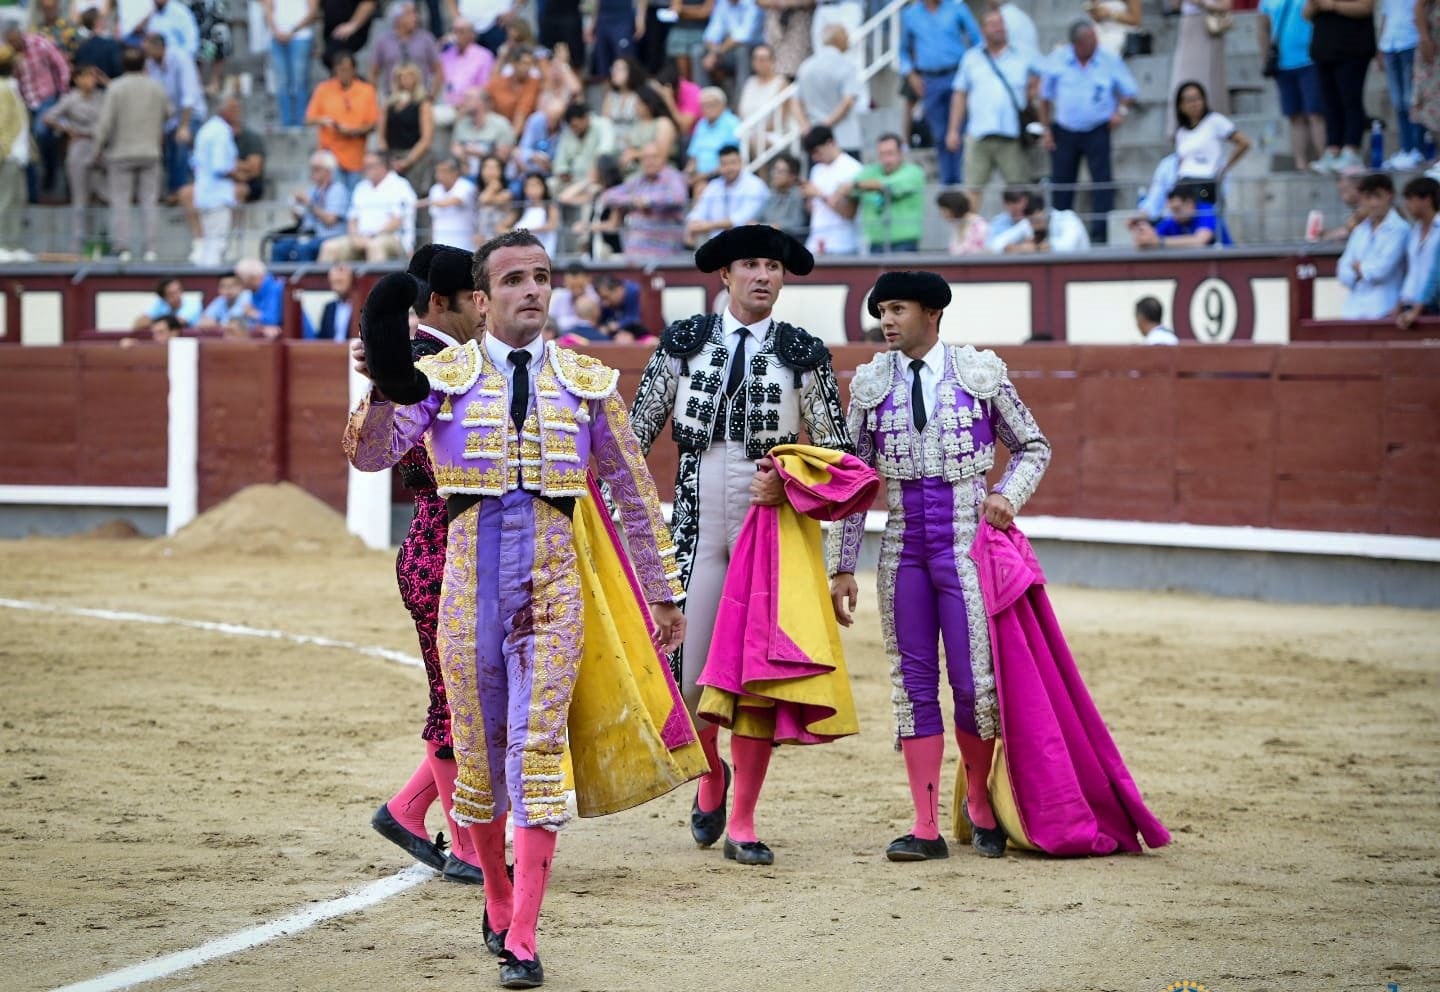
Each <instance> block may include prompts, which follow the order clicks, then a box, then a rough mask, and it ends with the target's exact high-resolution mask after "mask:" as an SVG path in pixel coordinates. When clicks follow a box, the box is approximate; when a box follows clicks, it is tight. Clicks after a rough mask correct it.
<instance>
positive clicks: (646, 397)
mask: <svg viewBox="0 0 1440 992" xmlns="http://www.w3.org/2000/svg"><path fill="white" fill-rule="evenodd" d="M679 385H680V359H678V358H676V357H674V356H673V355H671V354H669V353H668V352H666V351H663V350H661V349H659V348H657V349H655V354H653V355H651V356H650V361H649V363H648V364H647V365H646V366H645V371H644V372H643V373H641V375H640V385H639V387H638V388H636V390H635V402H634V403H632V404H631V405H630V426H631V428H633V430H634V432H635V440H637V441H639V442H640V450H641V451H643V452H644V453H645V454H647V455H648V454H649V453H650V449H651V448H652V447H653V446H654V445H655V439H656V438H657V437H659V436H660V431H661V430H662V429H663V428H664V427H665V421H667V420H669V419H670V412H671V410H672V409H673V408H674V406H675V393H676V391H677V389H678V388H679Z"/></svg>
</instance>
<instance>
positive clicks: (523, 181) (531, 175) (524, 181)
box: [517, 170, 550, 203]
mask: <svg viewBox="0 0 1440 992" xmlns="http://www.w3.org/2000/svg"><path fill="white" fill-rule="evenodd" d="M532 179H538V180H540V185H541V186H542V187H544V189H545V196H544V198H543V199H542V200H541V201H540V202H541V203H549V202H550V183H549V182H547V181H546V179H547V177H546V175H545V173H543V172H535V171H533V170H532V171H530V172H527V173H525V175H523V176H521V177H520V196H519V199H518V201H517V202H520V203H524V202H525V187H526V185H528V184H529V182H530V180H532Z"/></svg>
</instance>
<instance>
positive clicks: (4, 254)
mask: <svg viewBox="0 0 1440 992" xmlns="http://www.w3.org/2000/svg"><path fill="white" fill-rule="evenodd" d="M13 261H15V256H14V254H13V253H12V252H11V251H10V249H9V248H0V262H13Z"/></svg>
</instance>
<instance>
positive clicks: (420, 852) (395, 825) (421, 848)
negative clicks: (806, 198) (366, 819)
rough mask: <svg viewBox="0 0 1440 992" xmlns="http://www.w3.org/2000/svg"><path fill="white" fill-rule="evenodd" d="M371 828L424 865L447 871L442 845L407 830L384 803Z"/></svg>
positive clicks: (373, 817) (377, 812)
mask: <svg viewBox="0 0 1440 992" xmlns="http://www.w3.org/2000/svg"><path fill="white" fill-rule="evenodd" d="M370 826H372V827H374V828H375V832H376V833H377V834H379V835H380V836H381V837H384V838H385V839H386V840H388V841H390V842H391V843H392V844H394V845H395V846H396V847H398V848H400V849H401V850H402V851H404V852H405V853H406V854H408V855H410V857H412V858H414V859H415V860H416V861H418V862H420V863H421V864H422V865H429V866H430V867H431V868H434V869H435V870H436V871H444V870H445V852H444V850H443V848H442V847H441V846H440V844H439V843H436V842H434V841H431V840H430V839H429V838H427V837H421V836H420V835H419V834H412V833H411V832H410V831H408V830H406V829H405V828H404V827H402V826H401V825H400V821H399V820H397V819H395V817H394V816H393V815H391V813H390V807H389V806H387V805H385V804H384V803H381V804H380V808H379V809H377V810H376V811H375V815H374V816H372V817H371V818H370ZM441 843H443V838H442V839H441Z"/></svg>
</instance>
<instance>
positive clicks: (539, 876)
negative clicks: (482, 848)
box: [485, 827, 556, 961]
mask: <svg viewBox="0 0 1440 992" xmlns="http://www.w3.org/2000/svg"><path fill="white" fill-rule="evenodd" d="M555 838H556V834H555V832H554V831H553V830H546V829H545V828H544V827H516V828H515V912H514V914H513V915H512V916H511V917H510V926H509V930H510V934H509V936H507V937H506V938H505V949H506V950H507V951H509V952H510V953H511V954H513V955H515V956H516V957H517V958H519V959H520V960H521V961H533V960H535V927H536V925H537V924H538V923H539V922H540V903H541V902H542V901H543V900H544V898H545V886H547V885H549V884H550V863H551V862H552V861H553V860H554V857H555ZM485 875H486V878H487V879H488V878H489V875H490V873H489V872H488V871H487V872H486V873H485ZM490 926H491V927H492V928H493V929H497V930H498V929H499V927H498V926H496V925H495V923H494V922H493V921H492V922H491V924H490Z"/></svg>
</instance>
